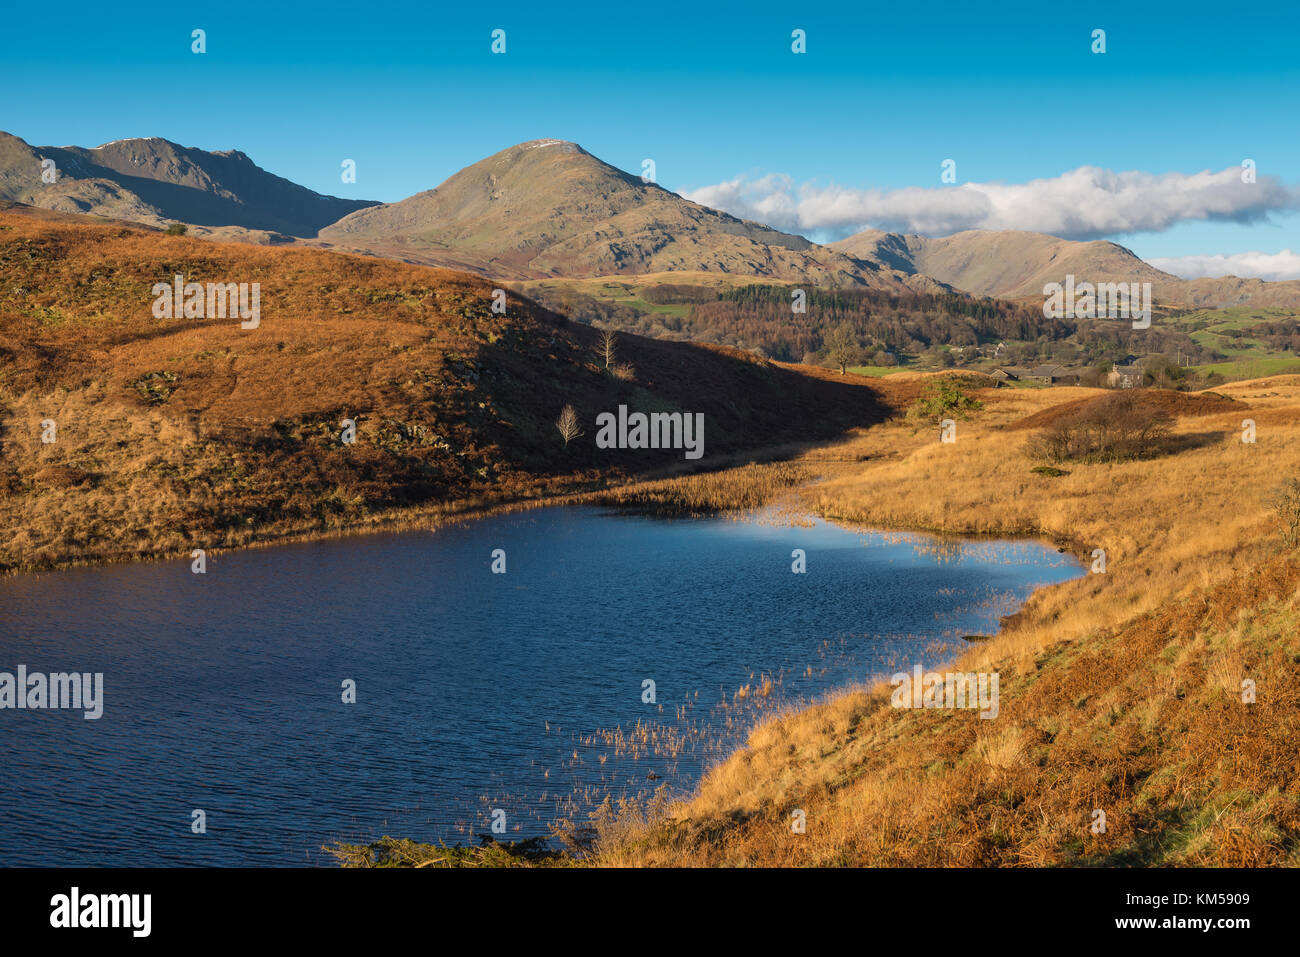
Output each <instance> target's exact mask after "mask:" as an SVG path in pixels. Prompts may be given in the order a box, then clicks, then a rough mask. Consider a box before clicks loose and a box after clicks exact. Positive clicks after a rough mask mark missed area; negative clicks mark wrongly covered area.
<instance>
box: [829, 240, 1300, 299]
mask: <svg viewBox="0 0 1300 957" xmlns="http://www.w3.org/2000/svg"><path fill="white" fill-rule="evenodd" d="M831 248H832V249H836V250H838V251H839V252H842V253H844V254H846V255H849V256H853V257H855V258H857V259H861V260H864V261H866V262H874V263H877V264H878V265H880V266H881V267H882V268H888V269H896V270H898V271H900V272H903V273H910V274H913V275H918V274H919V275H926V276H929V277H931V278H933V279H937V280H939V281H940V282H944V283H948V284H949V285H951V286H953V287H955V288H957V289H961V290H963V291H965V292H969V293H971V294H972V295H977V296H997V297H1004V298H1010V299H1016V298H1021V297H1041V296H1042V295H1043V286H1044V285H1046V284H1047V283H1050V282H1063V281H1064V279H1065V276H1066V275H1067V274H1068V275H1073V276H1074V277H1075V280H1076V281H1078V282H1092V283H1100V282H1149V283H1151V287H1152V294H1153V296H1154V297H1155V298H1156V299H1157V300H1158V301H1160V302H1164V303H1182V304H1185V305H1189V306H1195V307H1197V308H1221V307H1224V306H1243V305H1247V306H1255V307H1260V308H1265V307H1300V281H1295V280H1290V281H1286V282H1265V281H1263V280H1261V279H1239V278H1237V277H1235V276H1229V277H1225V278H1222V279H1195V280H1186V279H1180V278H1179V277H1178V276H1175V275H1172V274H1170V273H1167V272H1162V271H1161V270H1159V269H1156V268H1155V267H1154V266H1152V265H1150V264H1148V263H1146V262H1144V261H1143V260H1141V259H1139V258H1138V257H1137V256H1136V255H1135V254H1134V253H1133V252H1132V251H1131V250H1129V249H1125V248H1124V247H1123V246H1120V245H1117V244H1116V243H1112V242H1107V241H1105V240H1096V241H1093V242H1074V241H1072V240H1068V239H1060V238H1058V237H1056V236H1048V235H1046V234H1044V233H1031V232H1023V231H1020V230H1009V229H1008V230H983V229H970V230H966V231H965V232H960V233H954V234H953V235H951V236H944V237H941V238H937V239H932V238H929V237H926V236H913V235H903V234H901V233H888V232H882V231H881V230H878V229H869V230H867V231H865V232H861V233H858V234H857V235H855V236H850V237H849V238H848V239H842V240H840V241H839V242H836V243H831Z"/></svg>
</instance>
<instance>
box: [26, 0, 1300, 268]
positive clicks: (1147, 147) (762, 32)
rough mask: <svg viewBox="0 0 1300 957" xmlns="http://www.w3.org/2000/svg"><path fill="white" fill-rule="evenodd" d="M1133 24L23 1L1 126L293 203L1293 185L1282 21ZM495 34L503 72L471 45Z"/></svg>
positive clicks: (622, 9) (1120, 15)
mask: <svg viewBox="0 0 1300 957" xmlns="http://www.w3.org/2000/svg"><path fill="white" fill-rule="evenodd" d="M1144 6H1145V5H1143V4H1140V3H1135V2H1126V3H1105V2H1101V3H1087V4H1072V3H1064V2H1062V3H1042V2H1041V0H1040V2H1034V3H1028V2H1003V3H999V4H973V3H961V4H951V5H949V4H945V3H935V2H928V3H893V4H875V3H854V4H843V5H842V6H841V8H840V9H835V8H833V7H827V6H825V5H821V4H806V5H800V4H790V3H780V4H776V3H766V2H753V3H746V4H727V5H725V6H721V7H719V6H715V5H713V4H708V3H693V4H677V3H660V2H655V3H648V4H636V3H619V4H610V3H602V4H591V5H581V4H541V3H536V2H530V3H493V4H465V3H456V4H446V5H444V4H439V3H411V4H405V3H402V4H386V3H348V4H337V3H332V2H321V3H312V4H302V5H297V4H295V5H293V6H291V7H283V8H281V7H278V6H277V5H275V4H272V3H266V2H262V3H240V2H233V3H219V4H202V3H198V4H151V3H142V4H136V3H130V4H121V5H116V6H113V7H111V8H106V7H104V6H103V5H102V4H93V5H92V4H83V3H79V2H70V3H64V4H59V5H57V6H55V7H49V6H47V5H44V4H35V3H17V4H13V5H11V6H10V7H9V9H8V11H7V14H6V19H7V21H8V22H7V24H6V30H5V33H6V35H7V36H6V40H5V42H4V52H3V54H0V81H2V83H3V89H4V90H5V96H4V101H3V110H0V128H2V129H5V130H8V131H9V132H12V133H15V134H17V135H18V136H21V137H23V138H24V139H26V140H27V141H28V142H30V143H32V144H34V145H67V144H77V145H82V146H94V145H98V144H100V143H103V142H107V141H109V140H114V139H119V138H124V137H130V136H163V137H166V138H168V139H171V140H175V141H178V142H180V143H183V144H185V145H189V146H198V147H202V148H205V149H230V148H238V149H241V150H243V151H244V152H246V153H248V154H249V155H250V156H251V157H252V158H253V159H254V161H256V162H257V163H258V164H259V165H261V166H263V167H265V168H266V169H269V170H271V171H272V172H274V173H277V174H279V175H281V176H285V177H287V178H289V179H291V180H294V181H295V182H299V183H302V184H303V185H306V186H309V187H311V188H312V189H316V190H319V191H321V192H326V193H332V194H334V195H340V196H357V197H365V198H371V199H379V200H385V201H392V200H397V199H400V198H403V197H405V196H408V195H410V194H412V193H415V192H418V191H420V190H423V189H429V188H431V187H433V186H436V185H437V184H438V183H439V182H441V181H442V180H443V179H445V178H446V177H447V176H449V175H450V174H452V173H453V172H455V171H456V170H457V169H460V168H461V167H463V166H466V165H468V164H470V163H472V162H474V161H476V160H478V159H481V158H482V157H484V156H486V155H488V154H490V153H493V152H496V151H497V150H500V149H502V148H504V147H506V146H509V145H511V144H513V143H517V142H520V141H523V140H528V139H535V138H541V137H558V138H562V139H568V140H574V141H576V142H578V143H581V144H582V145H583V146H584V147H585V148H586V149H587V150H588V151H589V152H592V153H594V154H596V155H597V156H599V157H601V158H602V159H605V160H606V161H608V162H610V163H612V164H614V165H616V166H619V167H621V168H624V169H628V170H633V171H637V172H639V171H640V165H641V161H642V159H643V158H646V157H652V158H654V160H655V162H656V165H657V172H658V179H659V182H660V183H661V185H663V186H665V187H667V188H669V189H673V190H678V191H690V190H695V189H699V188H701V187H706V186H710V185H712V184H717V183H721V182H723V181H727V180H731V179H734V178H735V177H737V176H739V175H742V174H745V175H748V176H751V177H756V176H761V175H763V174H767V173H782V174H786V175H788V176H790V177H792V179H793V180H794V181H795V182H796V183H804V182H816V183H821V184H823V185H824V184H831V183H833V184H837V185H839V186H843V187H848V188H852V189H865V190H872V189H878V190H893V189H899V188H902V187H908V186H923V187H926V188H927V189H930V188H935V187H937V186H938V185H939V184H938V166H939V163H940V162H941V161H942V160H943V159H945V158H953V159H955V160H956V161H957V163H958V168H957V173H958V179H959V181H963V182H964V181H976V182H1003V183H1023V182H1026V181H1028V180H1031V179H1035V178H1051V177H1056V176H1059V175H1061V174H1062V173H1065V172H1067V171H1069V170H1072V169H1075V168H1077V167H1079V166H1084V165H1094V166H1099V167H1104V168H1109V169H1112V170H1115V171H1127V170H1140V171H1145V172H1148V173H1153V174H1163V173H1171V172H1181V173H1195V172H1199V171H1201V170H1206V169H1209V170H1214V171H1219V170H1223V169H1225V168H1228V167H1231V166H1236V165H1238V164H1240V163H1241V161H1242V159H1243V158H1244V157H1250V158H1253V159H1254V160H1255V161H1256V162H1257V164H1258V169H1259V175H1260V177H1261V178H1262V177H1264V176H1266V175H1267V176H1274V177H1277V178H1278V179H1280V180H1281V181H1282V183H1284V184H1285V185H1286V186H1288V187H1292V188H1294V187H1295V186H1296V185H1297V184H1300V123H1297V117H1296V113H1297V110H1296V104H1297V97H1296V93H1297V79H1298V78H1300V67H1298V66H1297V62H1298V58H1297V55H1296V52H1295V51H1296V37H1297V35H1300V31H1298V30H1297V28H1298V27H1300V12H1297V9H1298V8H1297V7H1296V6H1294V5H1291V6H1289V7H1288V6H1287V5H1284V4H1281V3H1277V4H1270V3H1252V4H1248V5H1242V6H1239V7H1238V6H1233V5H1231V4H1224V3H1222V2H1219V3H1179V4H1177V5H1166V4H1160V5H1151V6H1150V7H1149V8H1146V9H1144ZM497 27H500V28H504V29H505V30H506V31H507V53H506V55H505V56H494V55H492V54H491V53H490V51H489V45H490V42H491V40H490V32H491V31H492V29H493V28H497ZM796 27H798V28H802V29H804V30H806V31H807V36H808V53H807V54H805V55H802V56H797V55H793V54H792V53H791V51H790V32H791V30H792V29H794V28H796ZM194 28H203V29H205V30H206V31H207V44H208V52H207V53H206V54H204V55H202V56H198V55H194V54H192V53H191V52H190V43H191V40H190V32H191V30H193V29H194ZM1094 28H1103V29H1105V30H1106V31H1107V47H1108V49H1107V52H1106V54H1105V55H1103V56H1097V55H1094V54H1092V53H1091V52H1090V49H1089V47H1090V34H1091V31H1092V30H1093V29H1094ZM15 38H22V40H21V42H18V41H17V40H16V39H15ZM34 38H36V39H34ZM344 158H351V159H355V160H356V162H357V164H358V182H357V184H356V185H355V186H350V185H345V184H343V183H341V182H340V179H339V164H340V162H341V161H342V160H343V159H344ZM1272 221H1273V224H1272V225H1270V224H1261V223H1258V222H1256V223H1254V224H1253V225H1240V224H1236V223H1194V222H1189V223H1181V224H1177V225H1174V226H1173V227H1172V228H1170V229H1168V230H1167V231H1164V232H1153V231H1147V232H1141V233H1136V234H1128V235H1125V234H1116V235H1114V236H1112V237H1111V238H1116V239H1118V240H1120V241H1122V242H1125V244H1126V245H1129V246H1131V247H1133V248H1134V249H1135V250H1136V251H1137V252H1139V254H1141V255H1144V256H1148V257H1151V256H1180V255H1184V254H1191V253H1232V252H1239V251H1244V250H1249V249H1266V250H1270V251H1276V250H1278V249H1281V248H1283V247H1286V246H1290V247H1292V248H1294V249H1296V250H1298V251H1300V217H1297V216H1296V215H1295V214H1294V213H1287V212H1282V213H1279V214H1275V215H1273V216H1272Z"/></svg>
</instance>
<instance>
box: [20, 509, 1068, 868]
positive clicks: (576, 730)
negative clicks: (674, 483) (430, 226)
mask: <svg viewBox="0 0 1300 957" xmlns="http://www.w3.org/2000/svg"><path fill="white" fill-rule="evenodd" d="M495 548H503V549H505V551H506V562H507V573H506V574H504V575H499V574H492V573H491V571H490V566H491V552H492V550H493V549H495ZM796 548H801V549H804V550H805V552H806V554H807V573H806V574H801V575H797V574H793V573H792V572H791V562H792V558H791V551H792V550H793V549H796ZM1079 573H1080V570H1079V568H1078V566H1077V563H1076V562H1074V561H1073V560H1072V559H1070V558H1069V557H1068V556H1065V555H1060V554H1058V553H1057V552H1056V551H1055V550H1053V549H1051V548H1049V547H1047V546H1045V545H1041V544H1037V543H1025V542H1018V543H1008V542H981V543H970V542H967V543H958V544H951V543H948V544H943V545H940V544H937V543H935V542H934V541H932V540H929V539H925V538H920V537H910V536H898V535H889V536H886V535H880V534H862V533H855V532H849V531H845V530H843V529H840V528H838V527H836V526H833V525H828V524H825V523H821V522H816V523H814V524H812V525H810V526H808V527H789V526H783V525H777V524H767V523H763V522H761V521H752V520H750V521H732V520H728V519H700V520H674V521H667V520H662V519H651V518H644V517H629V516H625V515H618V514H612V513H608V512H602V511H600V510H596V509H588V508H581V509H578V508H573V509H546V510H540V511H533V512H526V513H523V514H519V515H511V516H504V517H500V518H493V519H487V520H484V521H480V522H476V523H472V524H468V525H465V526H463V527H455V528H448V529H443V530H441V531H438V532H436V533H423V532H407V533H402V534H393V535H376V536H359V537H352V538H346V539H336V540H330V541H323V542H316V543H311V544H305V545H289V546H282V547H276V548H268V549H255V550H250V551H242V552H238V553H233V554H228V555H223V556H219V557H215V558H213V557H210V558H209V562H208V568H207V573H206V574H205V575H194V574H192V573H191V572H190V565H189V562H188V560H186V561H176V562H168V563H162V564H157V563H155V564H139V565H126V566H118V567H107V568H91V569H74V570H71V571H62V572H55V573H48V574H41V575H23V576H15V577H10V578H8V579H0V672H10V673H14V672H16V670H17V666H19V665H26V666H27V668H28V671H29V672H63V671H78V672H83V671H85V672H103V674H104V679H103V680H104V703H103V709H104V710H103V716H102V717H101V718H100V719H99V720H97V721H87V720H85V719H84V717H83V716H82V713H81V712H79V711H56V710H44V711H31V710H0V864H4V865H78V864H94V865H100V864H103V865H146V866H147V865H162V864H196V865H201V864H263V865H284V864H305V863H320V862H322V861H323V860H325V858H324V857H323V855H322V853H321V851H320V848H321V845H322V844H324V843H326V842H327V841H330V840H333V839H337V838H343V839H360V840H370V839H373V838H375V837H377V836H379V835H381V834H392V835H395V836H398V835H400V836H407V837H412V838H416V839H418V840H426V841H430V840H439V839H443V840H447V841H449V842H454V841H473V840H474V835H476V834H479V833H487V832H488V831H489V830H490V824H491V818H492V812H493V809H495V808H500V809H502V810H503V811H504V812H505V820H506V824H507V831H506V835H505V837H509V838H517V837H526V836H534V835H544V834H547V833H548V826H547V825H548V823H549V822H550V821H552V820H554V819H555V818H556V817H557V816H560V815H562V814H569V815H575V814H576V815H577V816H578V817H583V816H585V814H586V813H587V811H588V810H589V809H590V808H591V807H592V806H593V805H594V804H596V803H599V801H600V800H601V799H602V798H603V797H604V796H605V795H606V794H612V795H613V796H614V797H616V798H617V797H619V796H622V795H632V794H639V793H645V792H648V791H649V790H651V789H653V788H656V787H660V786H665V785H666V786H667V787H668V788H669V790H670V792H671V793H681V792H683V791H686V790H689V789H690V788H691V787H692V786H693V785H694V784H695V783H696V781H697V780H698V777H699V775H700V773H701V771H702V770H703V769H704V768H705V767H707V766H708V765H709V764H711V763H713V762H716V761H717V760H718V759H719V758H720V757H722V756H723V755H724V754H725V753H726V752H727V751H728V750H729V749H731V748H733V747H734V746H735V745H736V744H737V743H739V742H740V741H743V735H744V731H745V730H746V729H747V728H748V727H749V726H750V724H751V723H752V722H753V720H755V718H756V717H757V716H760V715H761V714H763V713H765V712H767V711H770V710H771V709H772V708H774V707H781V706H786V705H790V704H796V703H800V702H804V701H807V700H810V699H815V698H817V697H819V696H821V695H823V694H824V693H826V692H827V691H829V690H832V689H836V688H841V687H844V686H847V685H851V684H854V683H858V682H864V681H869V680H871V679H873V678H878V677H880V676H888V675H889V674H892V673H893V672H895V671H898V670H905V669H907V668H910V667H911V665H912V664H913V663H915V662H918V661H921V662H925V663H926V664H927V665H937V664H940V663H942V662H943V661H944V660H946V659H951V658H952V657H953V656H954V655H955V654H956V653H957V652H958V651H960V648H961V647H964V642H962V641H960V640H959V636H961V635H963V634H968V633H988V632H991V631H993V630H995V629H996V628H997V619H998V617H999V616H1000V615H1005V614H1008V613H1009V612H1011V611H1013V610H1014V609H1015V608H1016V607H1017V606H1018V605H1019V604H1020V603H1022V602H1023V601H1024V599H1025V598H1026V597H1027V596H1028V594H1029V593H1030V592H1031V591H1032V590H1033V589H1035V588H1037V587H1038V586H1040V585H1043V584H1048V583H1052V582H1058V581H1062V580H1065V579H1067V578H1071V577H1074V576H1076V575H1078V574H1079ZM765 676H766V677H769V678H771V679H772V685H771V688H770V691H769V693H768V694H766V695H764V694H763V693H762V686H763V684H764V677H765ZM345 679H352V680H354V681H355V682H356V687H357V702H356V703H355V704H344V703H343V702H342V700H341V696H342V691H341V686H342V683H343V681H344V680H345ZM647 679H649V680H653V681H654V682H655V694H656V702H655V703H654V704H648V703H644V702H643V701H642V696H643V682H644V681H646V680H647ZM745 686H748V692H747V693H746V694H745V695H744V696H743V697H741V698H737V692H738V690H739V689H741V688H742V687H745ZM602 757H603V758H604V761H603V762H602V760H601V759H602ZM194 809H202V810H203V811H204V812H205V813H206V820H207V833H206V834H193V833H191V820H192V817H191V812H192V811H193V810H194Z"/></svg>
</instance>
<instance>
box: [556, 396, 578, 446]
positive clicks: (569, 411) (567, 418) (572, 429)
mask: <svg viewBox="0 0 1300 957" xmlns="http://www.w3.org/2000/svg"><path fill="white" fill-rule="evenodd" d="M555 427H556V428H557V429H559V431H560V436H561V437H562V438H563V439H564V444H565V446H566V447H567V446H568V444H569V443H570V442H572V441H573V440H574V439H576V438H577V437H578V436H580V435H582V429H581V428H580V427H579V425H578V410H577V409H575V408H574V407H573V406H572V405H566V406H565V407H564V408H563V409H561V410H560V417H559V418H558V419H556V420H555Z"/></svg>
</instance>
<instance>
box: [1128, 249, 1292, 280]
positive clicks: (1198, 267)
mask: <svg viewBox="0 0 1300 957" xmlns="http://www.w3.org/2000/svg"><path fill="white" fill-rule="evenodd" d="M1147 262H1149V263H1151V265H1153V266H1155V267H1156V268H1157V269H1163V270H1164V271H1165V272H1171V273H1173V274H1174V275H1175V276H1181V277H1182V278H1183V279H1200V278H1202V277H1206V276H1208V277H1210V278H1212V279H1217V278H1219V277H1220V276H1237V277H1240V278H1242V279H1265V280H1268V281H1269V282H1276V281H1278V280H1281V279H1300V253H1293V252H1292V251H1291V250H1289V249H1284V250H1282V251H1281V252H1280V253H1257V252H1250V253H1233V254H1232V255H1231V256H1176V257H1172V258H1168V259H1148V260H1147Z"/></svg>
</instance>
